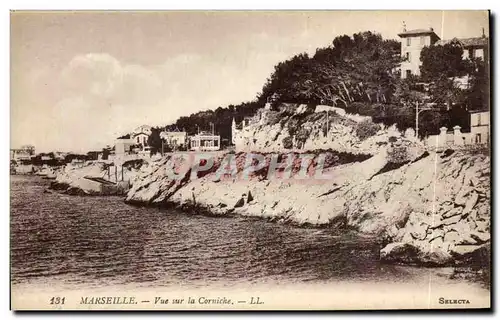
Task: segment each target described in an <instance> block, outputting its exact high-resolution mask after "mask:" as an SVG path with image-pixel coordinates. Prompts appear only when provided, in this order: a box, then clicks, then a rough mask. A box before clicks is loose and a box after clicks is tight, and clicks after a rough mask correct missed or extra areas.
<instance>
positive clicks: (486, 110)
mask: <svg viewBox="0 0 500 320" xmlns="http://www.w3.org/2000/svg"><path fill="white" fill-rule="evenodd" d="M482 112H490V110H488V109H480V110H469V113H482Z"/></svg>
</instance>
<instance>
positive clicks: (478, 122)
mask: <svg viewBox="0 0 500 320" xmlns="http://www.w3.org/2000/svg"><path fill="white" fill-rule="evenodd" d="M477 125H478V126H480V125H481V114H480V113H478V114H477Z"/></svg>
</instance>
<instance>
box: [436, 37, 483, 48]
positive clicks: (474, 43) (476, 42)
mask: <svg viewBox="0 0 500 320" xmlns="http://www.w3.org/2000/svg"><path fill="white" fill-rule="evenodd" d="M452 42H458V43H460V44H461V45H462V46H463V47H485V46H487V45H488V42H489V38H487V37H476V38H464V39H457V38H453V39H450V40H439V41H438V42H436V45H438V46H443V45H445V44H448V43H452Z"/></svg>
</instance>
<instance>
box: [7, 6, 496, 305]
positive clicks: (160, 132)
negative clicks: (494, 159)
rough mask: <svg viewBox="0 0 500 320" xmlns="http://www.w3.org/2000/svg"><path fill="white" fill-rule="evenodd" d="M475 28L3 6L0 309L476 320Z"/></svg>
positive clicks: (483, 149)
mask: <svg viewBox="0 0 500 320" xmlns="http://www.w3.org/2000/svg"><path fill="white" fill-rule="evenodd" d="M490 52H491V50H490V12H489V11H486V10H482V11H479V10H463V11H454V10H444V11H443V10H427V11H423V10H420V11H411V10H406V11H401V10H390V11H389V10H387V11H370V10H366V11H356V10H352V11H337V10H316V11H300V10H290V11H286V10H281V11H262V10H260V11H259V10H248V11H243V10H242V11H209V10H206V11H201V10H197V11H196V10H194V11H187V10H186V11H175V10H163V11H161V10H158V11H153V10H151V11H70V10H61V11H42V10H41V11H28V10H11V11H10V182H9V183H10V226H9V227H10V234H9V238H10V248H9V250H10V308H11V310H15V311H23V310H54V311H55V310H81V311H85V310H148V311H149V310H151V311H153V310H156V311H165V310H167V311H168V310H223V311H225V310H227V311H230V310H246V311H258V310H259V311H260V310H331V311H336V310H353V311H361V310H428V309H432V310H439V309H470V310H485V309H490V308H491V300H490V299H491V270H492V266H491V264H492V259H491V187H490V185H491V163H490V159H491V134H490V132H491V130H490V101H491V99H490V97H491V92H490V70H491V66H490V60H491V58H490Z"/></svg>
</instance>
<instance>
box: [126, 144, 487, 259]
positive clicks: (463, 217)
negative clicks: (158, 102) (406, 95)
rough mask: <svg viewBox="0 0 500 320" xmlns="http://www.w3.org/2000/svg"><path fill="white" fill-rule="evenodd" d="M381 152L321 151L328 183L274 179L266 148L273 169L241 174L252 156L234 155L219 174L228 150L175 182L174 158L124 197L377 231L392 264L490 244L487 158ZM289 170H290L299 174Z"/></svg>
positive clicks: (391, 147) (461, 253)
mask: <svg viewBox="0 0 500 320" xmlns="http://www.w3.org/2000/svg"><path fill="white" fill-rule="evenodd" d="M377 150H378V151H377V153H376V154H375V155H373V156H371V157H370V156H367V155H357V156H355V155H353V154H348V153H339V152H337V151H323V152H316V154H315V155H314V159H313V161H312V164H311V165H310V166H309V168H308V172H309V173H311V172H310V171H311V170H314V163H315V161H319V155H320V154H323V155H326V159H327V160H325V161H324V163H325V166H324V169H323V172H324V173H325V174H326V175H327V176H328V179H314V178H308V179H294V178H291V179H280V178H274V179H269V178H268V176H266V174H265V172H266V170H267V169H269V163H270V158H271V154H263V156H264V157H265V159H266V165H265V166H264V167H263V168H262V169H261V170H260V171H257V172H254V173H252V174H251V175H249V177H248V179H244V178H241V176H242V174H243V173H244V172H245V163H247V162H246V161H245V159H246V157H247V154H245V153H239V154H236V155H234V159H235V163H236V165H235V168H233V169H234V170H236V172H237V174H238V175H237V176H236V177H235V176H234V175H233V176H223V177H222V178H221V177H220V175H218V174H217V171H218V169H220V168H221V167H224V166H226V165H227V163H226V158H225V155H218V156H217V157H215V158H214V164H213V166H212V167H211V168H210V169H209V170H207V171H202V172H196V171H197V168H196V166H192V167H191V169H190V170H187V171H184V173H183V174H181V177H180V178H178V179H172V178H171V176H169V175H168V174H166V170H165V168H175V167H179V166H182V165H186V163H182V162H180V163H179V161H174V159H173V158H171V157H167V158H165V159H163V160H162V161H159V162H157V163H156V164H155V165H154V167H153V168H152V169H151V171H150V172H149V173H145V174H142V175H139V176H138V177H137V179H136V180H135V183H134V184H133V186H132V189H131V190H130V191H129V193H128V195H127V198H126V201H127V202H129V203H136V204H149V205H165V206H175V207H178V208H181V209H184V210H187V211H193V212H196V213H200V212H203V213H206V214H211V215H234V214H238V215H243V216H255V217H261V218H268V219H271V220H273V221H277V222H289V223H293V224H297V225H314V226H330V227H334V228H341V227H346V228H352V229H356V230H358V231H359V232H361V233H365V234H373V235H380V237H381V239H383V242H384V245H385V247H384V248H383V249H382V251H381V258H383V259H386V260H388V261H392V262H401V263H424V264H430V265H445V264H454V263H456V262H458V261H461V260H463V259H466V258H467V257H470V256H471V255H473V254H475V253H477V252H483V250H485V248H486V249H487V246H488V244H489V239H490V233H489V231H490V218H489V217H490V208H489V206H490V204H489V203H490V194H489V190H490V189H489V186H490V180H489V172H490V171H489V170H490V169H489V168H490V163H489V156H488V155H485V154H481V153H470V152H466V151H457V152H453V151H447V152H445V153H430V154H429V153H427V152H424V151H423V150H421V149H419V148H418V147H416V146H415V145H413V144H412V143H410V142H407V141H406V142H404V141H403V142H394V143H388V144H387V145H386V146H382V147H380V148H379V149H377ZM401 150H402V151H401ZM290 155H293V156H295V157H297V154H296V153H290ZM292 167H293V169H292V172H297V171H298V170H299V169H298V167H297V166H295V167H294V166H292ZM193 171H194V172H195V174H193ZM263 172H264V173H263ZM310 176H313V175H312V174H311V175H310Z"/></svg>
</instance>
